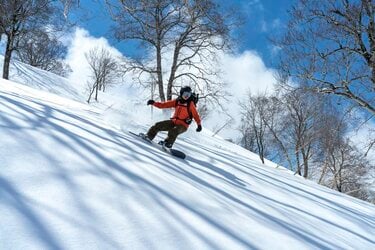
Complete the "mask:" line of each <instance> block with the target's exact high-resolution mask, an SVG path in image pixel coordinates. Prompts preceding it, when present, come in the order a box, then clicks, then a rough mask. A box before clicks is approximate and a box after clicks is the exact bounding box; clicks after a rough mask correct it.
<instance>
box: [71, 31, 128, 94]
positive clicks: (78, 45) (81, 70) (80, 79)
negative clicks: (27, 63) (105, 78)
mask: <svg viewBox="0 0 375 250" xmlns="http://www.w3.org/2000/svg"><path fill="white" fill-rule="evenodd" d="M65 42H66V43H67V44H68V48H69V49H68V53H67V56H66V58H65V60H66V62H67V63H68V64H69V65H70V67H71V68H72V70H73V72H72V74H71V75H70V76H69V80H70V81H72V83H73V84H76V85H82V87H83V88H85V87H86V85H87V81H88V79H89V76H90V68H89V65H88V63H87V60H86V58H85V53H87V52H88V51H89V50H90V49H93V48H95V47H100V48H104V49H106V50H108V51H109V52H110V53H111V54H112V55H113V56H115V57H122V54H121V52H119V51H118V50H117V49H116V48H114V47H112V46H111V45H110V44H109V42H108V40H107V39H105V38H103V37H100V38H96V37H93V36H91V35H90V34H89V32H88V31H87V30H85V29H82V28H77V29H76V30H75V31H74V32H73V33H72V34H71V35H70V37H69V38H68V39H67V41H65Z"/></svg>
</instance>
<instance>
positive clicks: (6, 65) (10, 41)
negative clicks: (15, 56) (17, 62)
mask: <svg viewBox="0 0 375 250" xmlns="http://www.w3.org/2000/svg"><path fill="white" fill-rule="evenodd" d="M12 51H13V37H12V36H8V37H7V45H6V48H5V56H4V66H3V78H4V79H7V80H9V67H10V60H11V57H12Z"/></svg>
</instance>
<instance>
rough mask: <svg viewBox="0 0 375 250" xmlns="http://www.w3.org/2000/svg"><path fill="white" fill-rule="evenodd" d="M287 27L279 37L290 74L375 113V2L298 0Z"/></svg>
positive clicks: (284, 68)
mask: <svg viewBox="0 0 375 250" xmlns="http://www.w3.org/2000/svg"><path fill="white" fill-rule="evenodd" d="M290 13H291V20H290V22H289V24H288V26H287V31H286V32H285V34H284V35H283V36H282V38H280V39H274V40H275V43H276V45H277V46H279V47H280V48H281V49H282V50H281V69H282V71H283V72H284V74H285V76H291V77H292V79H294V80H295V79H298V80H299V81H300V82H301V83H303V84H305V85H306V86H309V87H311V88H312V89H314V90H315V91H318V92H321V93H328V94H334V95H338V96H341V97H344V98H345V99H346V100H350V101H351V102H352V103H353V104H355V105H357V106H359V107H361V108H363V110H366V111H368V112H369V113H370V114H371V115H375V20H374V15H375V4H374V1H371V0H362V1H357V0H340V1H337V0H299V1H298V2H297V3H296V4H295V6H294V7H293V8H292V9H291V11H290Z"/></svg>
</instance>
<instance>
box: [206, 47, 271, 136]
mask: <svg viewBox="0 0 375 250" xmlns="http://www.w3.org/2000/svg"><path fill="white" fill-rule="evenodd" d="M221 64H222V70H223V72H224V76H223V77H224V80H225V82H227V83H228V86H227V89H226V90H227V91H228V92H229V93H230V94H231V95H232V96H231V97H230V98H229V99H230V100H229V102H228V103H227V104H226V105H225V107H226V108H227V109H228V113H229V114H231V115H232V117H233V118H234V121H233V122H232V123H231V127H230V128H227V129H224V130H222V131H221V133H220V134H221V135H222V136H223V137H228V138H232V139H235V138H237V137H238V136H239V133H238V131H236V129H237V127H238V126H239V122H240V119H241V117H240V108H239V102H240V101H243V100H244V99H245V98H246V94H247V92H248V91H251V92H252V93H255V94H256V93H264V92H267V93H272V92H273V91H274V84H275V83H276V79H275V77H274V73H275V70H274V69H271V68H267V67H266V65H265V64H264V62H263V60H262V58H261V57H260V56H259V55H258V54H257V53H256V52H254V51H245V52H243V53H241V54H236V55H223V56H222V60H221ZM226 120H227V118H226V117H225V116H224V115H223V114H222V113H221V112H217V113H213V114H212V115H211V116H210V118H209V119H208V121H207V124H206V126H208V128H209V129H212V130H215V128H216V129H217V128H219V127H220V126H222V125H223V124H224V123H225V121H226Z"/></svg>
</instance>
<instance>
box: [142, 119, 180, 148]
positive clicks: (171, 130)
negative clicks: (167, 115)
mask: <svg viewBox="0 0 375 250" xmlns="http://www.w3.org/2000/svg"><path fill="white" fill-rule="evenodd" d="M186 130H187V128H186V127H185V126H183V125H175V124H174V123H173V121H172V120H165V121H161V122H157V123H155V124H154V125H153V126H152V127H151V128H150V129H149V130H148V132H147V136H148V138H150V140H153V139H154V138H155V136H156V134H157V133H158V132H160V131H168V137H167V138H166V139H165V142H166V143H170V144H172V145H173V143H174V142H175V141H176V139H177V136H178V135H179V134H182V133H184V132H186Z"/></svg>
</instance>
